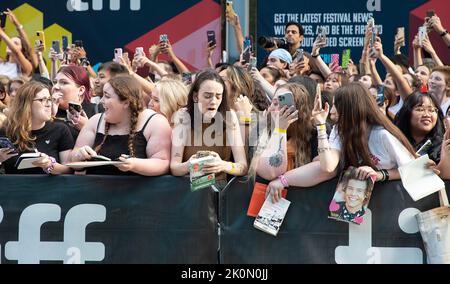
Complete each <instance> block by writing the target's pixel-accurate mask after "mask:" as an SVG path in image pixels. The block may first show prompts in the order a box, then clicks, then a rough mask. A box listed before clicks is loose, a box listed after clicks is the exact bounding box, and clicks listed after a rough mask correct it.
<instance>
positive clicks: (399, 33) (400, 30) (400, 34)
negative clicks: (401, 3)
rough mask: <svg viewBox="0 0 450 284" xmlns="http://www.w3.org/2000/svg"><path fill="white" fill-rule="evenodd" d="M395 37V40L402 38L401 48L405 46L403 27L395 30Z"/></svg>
mask: <svg viewBox="0 0 450 284" xmlns="http://www.w3.org/2000/svg"><path fill="white" fill-rule="evenodd" d="M395 37H396V38H403V41H402V45H401V46H405V28H404V27H399V28H397V35H396V36H395Z"/></svg>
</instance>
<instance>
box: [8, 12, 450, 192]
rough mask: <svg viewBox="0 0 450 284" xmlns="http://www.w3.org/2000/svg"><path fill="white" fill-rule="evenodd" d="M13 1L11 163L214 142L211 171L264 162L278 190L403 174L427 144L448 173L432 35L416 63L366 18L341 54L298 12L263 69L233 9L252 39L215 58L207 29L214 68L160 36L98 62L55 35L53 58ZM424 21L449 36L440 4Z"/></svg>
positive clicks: (444, 85)
mask: <svg viewBox="0 0 450 284" xmlns="http://www.w3.org/2000/svg"><path fill="white" fill-rule="evenodd" d="M5 13H6V14H7V15H8V18H9V20H10V21H11V22H12V23H13V24H14V25H15V27H16V29H17V31H18V34H19V36H18V37H13V38H10V37H9V36H8V35H7V34H6V33H5V31H4V30H3V29H1V28H0V40H2V41H4V42H5V43H6V45H7V50H6V54H7V55H6V58H1V59H0V137H5V138H8V139H9V140H10V141H11V143H12V144H13V145H14V148H8V147H7V148H2V149H0V163H1V167H2V168H3V172H4V173H5V174H51V175H58V174H71V173H74V170H73V169H72V168H71V167H68V166H67V164H68V163H71V162H80V161H88V160H91V159H93V158H95V157H97V156H99V155H101V156H106V157H108V158H110V159H111V160H113V161H120V162H121V163H120V164H118V165H115V166H112V165H109V166H102V167H92V168H88V169H85V170H83V171H82V172H80V171H79V170H78V171H77V172H76V173H77V174H99V175H121V174H138V175H145V176H159V175H165V174H172V175H175V176H183V175H187V174H188V173H189V164H190V161H191V160H192V159H194V158H195V157H196V155H197V153H199V152H202V151H209V153H210V155H212V156H213V157H214V159H213V160H212V161H211V162H208V163H207V164H205V167H204V171H205V173H214V174H216V183H217V185H218V186H220V187H222V186H223V185H225V184H226V183H227V178H228V177H229V176H233V175H234V176H244V175H249V177H250V178H254V177H256V176H259V177H262V178H264V179H266V180H269V181H271V182H270V184H269V189H270V190H269V192H270V194H271V195H272V197H273V199H274V200H278V199H279V198H280V197H281V190H282V189H283V188H287V187H289V186H298V187H310V186H314V185H316V184H319V183H321V182H323V181H326V180H329V179H331V178H333V177H334V176H336V174H337V173H339V172H341V171H342V170H345V169H346V168H348V167H350V166H353V167H356V168H357V172H358V177H359V178H360V179H366V178H367V177H369V176H371V177H373V178H374V179H376V181H386V180H398V179H400V174H399V171H398V168H399V167H401V166H403V165H405V164H407V163H409V162H410V161H412V160H413V159H415V158H417V157H418V156H421V155H425V154H428V155H429V158H430V162H429V166H430V168H433V169H434V171H435V172H436V173H438V174H439V175H440V176H441V177H442V178H444V179H450V67H449V66H447V65H444V64H443V62H442V61H441V60H440V59H439V56H438V54H437V53H436V52H435V50H434V48H433V45H432V42H431V41H430V39H429V38H428V36H426V37H425V38H422V39H421V38H419V36H416V38H415V39H414V40H413V42H412V46H411V48H413V49H414V66H408V60H407V58H406V57H405V56H404V55H402V53H401V52H402V50H401V47H402V41H404V40H405V39H404V38H403V39H402V38H396V39H395V43H394V44H395V54H394V55H393V56H392V57H388V56H386V55H385V54H384V52H383V43H382V41H381V38H380V37H379V36H377V35H376V34H374V32H373V31H374V28H373V26H371V24H370V23H368V25H367V27H366V34H365V41H364V42H365V44H364V48H363V52H362V55H361V58H360V61H359V64H355V63H354V61H352V60H350V63H349V64H348V66H346V68H343V67H341V66H339V65H338V64H336V63H333V64H331V65H327V64H326V63H325V62H324V60H323V59H322V57H321V56H320V49H321V48H324V47H326V46H327V39H326V37H318V38H317V39H316V41H315V42H314V45H313V48H312V50H311V52H310V53H309V52H306V51H305V52H303V50H302V49H301V43H302V40H303V35H304V30H303V27H302V26H301V24H299V23H295V22H291V23H288V24H287V25H286V29H285V33H286V34H285V39H286V42H287V44H286V46H284V47H280V48H278V46H277V45H276V44H275V45H274V46H273V47H271V48H268V49H267V51H268V52H269V53H268V57H267V59H266V61H265V62H264V64H263V65H262V66H261V68H260V69H259V70H258V68H256V67H255V66H252V65H251V60H248V58H245V57H246V56H245V54H246V52H248V50H246V47H245V46H244V45H243V44H242V43H243V42H244V36H243V34H242V30H241V27H240V22H239V17H238V16H237V15H236V14H229V13H227V20H228V21H229V23H230V24H231V26H232V27H233V28H234V31H235V34H236V35H237V37H236V38H237V46H238V49H239V50H240V51H241V53H242V56H241V58H240V60H238V61H237V62H235V63H233V64H229V63H218V64H217V65H215V66H213V63H212V60H211V58H212V54H213V53H214V52H217V51H216V50H217V46H216V45H215V43H214V42H209V43H206V42H205V46H207V48H206V54H205V62H206V63H207V64H208V68H205V69H204V70H199V71H195V72H194V70H189V69H188V68H187V67H186V66H185V65H184V64H183V62H182V61H181V60H180V59H178V58H177V56H176V54H175V52H174V51H173V49H172V46H171V44H170V42H169V41H161V42H159V43H157V44H155V45H153V46H152V47H151V48H150V49H149V50H148V54H145V53H144V52H142V53H141V52H139V53H136V54H134V56H132V57H131V56H130V55H128V54H126V53H123V55H122V56H119V57H118V58H116V59H115V60H114V61H111V62H106V63H104V64H102V65H101V66H100V68H99V69H98V70H97V72H95V71H94V70H93V69H92V67H91V66H90V63H89V60H87V53H86V50H85V49H84V47H82V46H76V45H72V46H69V47H67V48H65V49H63V50H61V52H60V54H58V53H57V51H55V50H53V49H52V50H50V59H51V66H52V68H51V70H50V72H49V70H47V67H46V64H45V62H44V59H43V56H42V54H43V52H46V51H45V50H44V46H43V44H42V42H41V43H40V42H37V43H36V45H35V46H34V48H33V47H32V46H31V44H30V42H29V40H28V37H27V34H26V33H25V32H24V29H23V26H22V25H21V24H20V22H19V21H18V20H17V18H16V17H15V15H14V14H13V13H12V12H11V11H10V10H8V11H5ZM424 27H426V28H427V31H428V32H429V33H437V34H438V35H440V37H441V38H442V40H443V41H444V42H445V43H446V44H447V45H448V46H450V35H449V34H448V32H447V31H446V30H445V28H444V27H443V26H442V24H441V22H440V19H439V17H438V16H437V15H434V16H432V17H427V18H425V21H424ZM423 51H426V53H427V54H429V55H431V58H424V57H423V54H424V53H423ZM300 53H301V54H300ZM160 54H165V55H167V57H168V58H169V61H162V60H159V55H160ZM252 56H253V55H251V57H252ZM377 61H378V62H380V63H381V65H382V66H383V67H384V68H385V70H386V72H387V73H386V76H385V78H384V80H383V79H382V78H381V77H380V75H379V73H378V71H377V68H378V66H377V64H376V63H377ZM379 65H380V64H379ZM143 70H144V71H146V74H145V75H142V73H143ZM78 107H79V108H78ZM77 108H78V109H77ZM425 144H426V147H422V146H424V145H425ZM419 149H421V151H420V152H419V153H417V151H418V150H419ZM29 152H39V153H41V157H40V159H39V160H37V161H36V162H35V163H34V165H35V168H31V169H25V170H19V169H17V165H16V161H17V159H18V158H19V157H20V155H21V154H23V153H29Z"/></svg>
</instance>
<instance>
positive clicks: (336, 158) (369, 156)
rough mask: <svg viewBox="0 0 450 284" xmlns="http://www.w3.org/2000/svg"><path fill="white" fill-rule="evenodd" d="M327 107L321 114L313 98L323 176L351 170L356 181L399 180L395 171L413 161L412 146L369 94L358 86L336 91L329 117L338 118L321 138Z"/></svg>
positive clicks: (320, 105)
mask: <svg viewBox="0 0 450 284" xmlns="http://www.w3.org/2000/svg"><path fill="white" fill-rule="evenodd" d="M328 112H329V106H328V104H326V105H325V109H324V110H322V104H321V99H320V97H316V102H315V107H314V111H313V117H314V120H315V123H316V125H317V127H318V131H319V138H318V139H319V158H320V164H321V168H322V169H323V170H324V171H326V172H332V171H335V170H336V169H337V168H338V166H339V165H340V169H346V168H348V167H350V166H353V167H357V168H358V172H359V173H358V177H359V178H360V179H366V178H368V177H369V176H372V177H374V178H376V180H377V181H385V180H398V179H400V174H399V172H398V168H399V167H400V166H403V165H405V164H407V163H409V162H410V161H412V160H413V159H414V158H415V151H414V148H413V146H412V145H411V144H410V143H409V141H408V139H407V138H406V137H405V135H403V133H402V132H401V131H400V130H399V129H398V128H397V127H396V126H395V125H394V124H393V123H392V122H391V121H390V120H389V119H388V118H387V117H386V116H385V115H384V114H383V113H382V112H380V111H379V110H378V109H377V104H376V102H375V100H374V98H373V97H372V96H370V94H369V91H368V90H367V89H366V88H364V86H362V85H361V84H359V83H351V84H349V85H347V86H344V87H341V88H339V89H338V90H337V91H336V93H335V97H334V106H333V108H332V109H331V112H330V113H331V114H332V115H334V116H335V117H336V118H337V124H336V125H335V127H334V128H333V130H332V132H331V135H330V138H329V139H328V138H327V136H326V135H323V133H324V131H323V128H324V125H325V122H326V118H327V116H328Z"/></svg>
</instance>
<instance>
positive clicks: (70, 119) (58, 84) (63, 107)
mask: <svg viewBox="0 0 450 284" xmlns="http://www.w3.org/2000/svg"><path fill="white" fill-rule="evenodd" d="M52 94H53V96H56V97H60V99H59V110H58V113H57V114H56V118H58V119H60V120H62V121H65V122H66V124H67V125H68V126H69V128H70V131H71V133H72V136H73V137H74V139H76V138H77V137H78V134H79V132H80V130H81V129H82V128H83V127H84V125H86V123H87V121H88V120H89V118H90V117H92V116H93V115H94V114H95V113H96V111H95V110H96V107H95V104H92V103H91V85H90V81H89V75H88V73H87V72H86V70H85V69H84V68H83V67H81V66H75V65H70V66H64V67H62V68H61V69H60V70H59V72H58V74H57V75H56V78H55V82H54V85H53V89H52ZM69 103H75V104H78V105H81V106H82V110H81V112H74V113H71V112H69V111H68V110H69Z"/></svg>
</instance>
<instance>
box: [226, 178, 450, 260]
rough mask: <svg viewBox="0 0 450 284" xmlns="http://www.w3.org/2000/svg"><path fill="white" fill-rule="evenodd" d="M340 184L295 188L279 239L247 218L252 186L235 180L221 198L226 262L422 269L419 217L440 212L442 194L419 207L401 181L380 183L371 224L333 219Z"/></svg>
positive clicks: (369, 218) (369, 219)
mask: <svg viewBox="0 0 450 284" xmlns="http://www.w3.org/2000/svg"><path fill="white" fill-rule="evenodd" d="M336 184H337V180H334V181H330V182H326V183H323V184H321V185H319V186H317V187H314V188H303V189H302V188H290V189H289V192H288V194H287V199H288V200H289V201H291V206H290V207H289V210H288V212H287V214H286V217H285V220H284V223H283V225H282V226H281V229H280V231H279V233H278V236H277V237H273V236H271V235H269V234H266V233H264V232H261V231H259V230H257V229H254V228H253V221H254V218H251V217H248V216H246V212H247V208H248V204H249V201H250V197H251V194H252V190H253V188H252V186H251V184H246V183H243V182H242V181H239V180H235V181H233V182H232V183H231V184H229V186H228V187H227V188H226V189H225V191H224V192H222V193H221V205H222V211H221V213H222V214H221V216H222V224H221V254H220V256H221V262H222V263H234V264H247V263H257V264H268V263H270V264H286V263H340V264H366V263H367V264H400V263H401V264H420V263H425V262H426V255H425V250H424V247H423V244H422V238H421V237H420V233H419V229H418V226H417V222H416V220H415V217H414V215H415V214H417V213H419V212H424V211H427V210H430V209H433V208H436V207H439V200H438V195H437V193H436V194H434V195H431V196H428V197H426V198H423V199H421V200H419V201H418V202H414V201H413V200H412V199H411V198H410V196H409V195H408V193H407V192H406V191H405V189H403V187H402V186H401V182H389V183H380V184H376V186H375V188H374V190H373V194H372V199H371V200H370V204H369V209H370V211H369V212H367V213H366V215H367V216H365V221H364V223H363V224H362V225H360V226H358V225H354V224H351V225H349V224H348V223H344V222H338V221H335V220H332V219H328V218H327V216H328V212H329V211H328V208H329V205H330V201H331V200H332V198H333V195H334V193H335V189H336ZM449 189H450V183H449V182H447V192H450V190H449Z"/></svg>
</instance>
